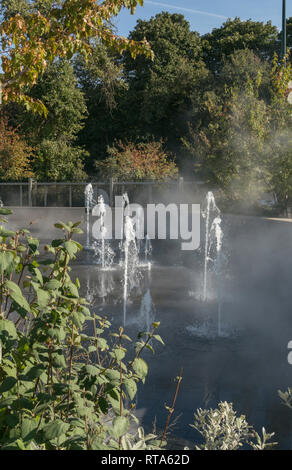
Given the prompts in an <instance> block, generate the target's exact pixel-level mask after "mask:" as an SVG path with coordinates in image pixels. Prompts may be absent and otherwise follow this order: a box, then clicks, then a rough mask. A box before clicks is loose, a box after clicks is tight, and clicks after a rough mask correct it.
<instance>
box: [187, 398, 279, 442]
mask: <svg viewBox="0 0 292 470" xmlns="http://www.w3.org/2000/svg"><path fill="white" fill-rule="evenodd" d="M191 427H192V428H194V429H196V430H197V431H198V432H199V433H200V434H201V436H202V437H203V439H204V442H203V444H201V445H200V446H197V445H196V446H195V449H196V450H238V449H240V447H242V446H243V445H248V446H249V447H251V448H252V449H253V450H270V449H272V448H273V447H274V446H275V445H276V443H275V442H270V439H271V438H272V437H273V436H274V433H272V434H267V433H266V431H265V428H263V429H262V433H263V438H262V439H261V437H260V436H259V434H258V433H257V432H256V431H255V430H254V429H253V427H252V426H250V425H249V424H248V423H247V421H246V418H245V416H244V415H241V416H237V414H236V413H235V411H234V410H233V407H232V403H227V402H220V403H219V406H218V408H216V409H215V410H213V409H212V408H211V409H210V410H202V409H201V408H200V409H198V410H197V412H196V413H195V414H194V424H192V425H191Z"/></svg>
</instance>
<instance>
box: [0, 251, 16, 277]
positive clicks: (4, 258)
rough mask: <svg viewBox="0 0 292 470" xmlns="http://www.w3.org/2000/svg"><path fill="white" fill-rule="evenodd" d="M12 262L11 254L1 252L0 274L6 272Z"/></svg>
mask: <svg viewBox="0 0 292 470" xmlns="http://www.w3.org/2000/svg"><path fill="white" fill-rule="evenodd" d="M13 261H14V256H13V254H12V253H11V252H9V251H2V252H1V253H0V271H1V274H3V273H4V271H6V269H7V268H9V266H10V265H11V264H12V263H13Z"/></svg>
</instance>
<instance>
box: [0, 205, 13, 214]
mask: <svg viewBox="0 0 292 470" xmlns="http://www.w3.org/2000/svg"><path fill="white" fill-rule="evenodd" d="M0 214H1V215H10V214H13V212H12V210H11V209H7V208H6V207H0Z"/></svg>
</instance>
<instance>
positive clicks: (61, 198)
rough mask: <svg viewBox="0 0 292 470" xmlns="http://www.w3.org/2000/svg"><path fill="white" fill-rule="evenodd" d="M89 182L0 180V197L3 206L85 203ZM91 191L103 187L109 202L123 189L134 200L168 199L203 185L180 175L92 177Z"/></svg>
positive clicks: (150, 201) (82, 205)
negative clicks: (166, 177) (134, 178)
mask: <svg viewBox="0 0 292 470" xmlns="http://www.w3.org/2000/svg"><path fill="white" fill-rule="evenodd" d="M87 184H88V182H60V183H55V182H37V181H34V180H32V179H29V181H28V182H17V183H1V182H0V199H1V200H2V202H3V204H4V205H5V206H20V207H56V206H60V207H64V206H65V207H84V190H85V187H86V185H87ZM91 184H92V187H93V191H94V194H95V195H96V197H97V195H98V194H99V193H100V192H102V191H105V192H106V193H107V195H108V202H109V204H110V205H113V203H114V197H115V196H116V195H121V194H123V193H124V192H127V193H128V194H129V197H130V200H131V201H133V202H137V203H140V204H141V203H142V204H145V203H152V202H164V200H165V201H166V202H167V201H168V202H171V200H172V199H173V196H175V198H176V199H175V201H174V202H177V199H178V198H179V199H180V200H183V199H184V198H185V197H187V194H188V193H189V194H191V195H194V196H195V195H196V196H197V194H198V193H199V192H200V188H202V184H203V183H202V182H200V181H185V180H184V178H182V177H180V178H179V179H177V180H169V181H162V182H157V181H141V182H137V181H115V180H114V179H113V178H110V179H109V180H107V181H91Z"/></svg>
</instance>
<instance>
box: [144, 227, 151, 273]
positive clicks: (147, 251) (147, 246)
mask: <svg viewBox="0 0 292 470" xmlns="http://www.w3.org/2000/svg"><path fill="white" fill-rule="evenodd" d="M151 253H152V244H151V240H150V238H149V236H148V234H146V236H145V249H144V262H145V265H146V266H147V265H148V268H149V269H150V268H151V262H150V261H149V256H150V255H151Z"/></svg>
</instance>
